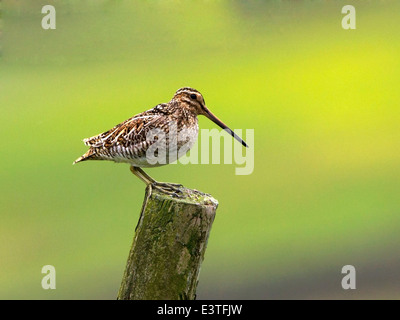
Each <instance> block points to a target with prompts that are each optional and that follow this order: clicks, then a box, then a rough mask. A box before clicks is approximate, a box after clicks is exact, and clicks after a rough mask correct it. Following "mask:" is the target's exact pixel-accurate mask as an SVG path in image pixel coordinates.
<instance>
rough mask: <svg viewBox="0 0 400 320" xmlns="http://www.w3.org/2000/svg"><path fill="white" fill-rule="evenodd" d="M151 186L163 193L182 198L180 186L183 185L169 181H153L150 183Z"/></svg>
mask: <svg viewBox="0 0 400 320" xmlns="http://www.w3.org/2000/svg"><path fill="white" fill-rule="evenodd" d="M151 186H152V188H154V189H157V190H159V191H161V192H163V193H166V194H168V195H170V196H173V197H176V198H183V191H182V189H181V188H182V187H183V185H181V184H178V183H169V182H157V181H155V182H153V183H152V184H151Z"/></svg>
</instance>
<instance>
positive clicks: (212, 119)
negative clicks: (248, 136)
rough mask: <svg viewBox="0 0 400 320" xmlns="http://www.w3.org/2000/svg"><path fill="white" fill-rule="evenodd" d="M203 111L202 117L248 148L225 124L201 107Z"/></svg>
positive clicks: (204, 107)
mask: <svg viewBox="0 0 400 320" xmlns="http://www.w3.org/2000/svg"><path fill="white" fill-rule="evenodd" d="M203 110H204V115H205V116H206V117H207V118H208V119H210V120H211V121H212V122H214V123H215V124H217V125H219V126H220V127H221V128H222V129H224V130H225V131H226V132H228V133H229V134H230V135H231V136H232V137H234V138H235V139H236V140H237V141H239V142H240V143H241V144H242V145H244V146H245V147H246V148H248V147H249V146H248V145H247V144H246V142H244V141H243V140H242V138H240V137H239V136H238V135H237V134H236V133H234V132H233V131H232V130H231V129H230V128H229V127H228V126H227V125H226V124H225V123H223V122H222V121H221V120H219V119H218V118H217V117H216V116H215V115H214V114H213V113H212V112H211V111H210V110H208V109H207V107H206V106H203Z"/></svg>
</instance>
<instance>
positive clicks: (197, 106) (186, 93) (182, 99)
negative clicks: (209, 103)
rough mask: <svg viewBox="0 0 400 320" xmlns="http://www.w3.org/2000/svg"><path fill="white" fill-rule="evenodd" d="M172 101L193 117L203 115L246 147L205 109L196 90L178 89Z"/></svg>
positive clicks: (200, 95) (243, 143) (201, 97)
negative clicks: (192, 114)
mask: <svg viewBox="0 0 400 320" xmlns="http://www.w3.org/2000/svg"><path fill="white" fill-rule="evenodd" d="M172 99H173V100H175V101H177V102H179V103H180V104H181V105H182V107H183V108H187V109H188V110H189V111H190V112H192V113H194V114H195V115H203V116H206V117H207V118H208V119H210V120H211V121H212V122H214V123H215V124H217V125H218V126H220V127H221V128H222V129H224V130H225V131H226V132H228V133H229V134H230V135H231V136H232V137H234V138H235V139H236V140H238V141H239V142H240V143H241V144H242V145H244V146H245V147H248V145H247V144H246V142H244V141H243V140H242V139H241V138H240V137H239V136H238V135H237V134H236V133H234V132H233V131H232V130H231V129H230V128H229V127H228V126H227V125H226V124H224V123H223V122H222V121H221V120H220V119H218V118H217V117H216V116H215V115H214V114H213V113H212V112H211V111H210V110H209V109H208V108H207V107H206V103H205V101H204V98H203V96H202V94H201V93H200V92H199V91H197V90H196V89H193V88H189V87H184V88H180V89H179V90H178V91H176V92H175V95H174V97H173V98H172Z"/></svg>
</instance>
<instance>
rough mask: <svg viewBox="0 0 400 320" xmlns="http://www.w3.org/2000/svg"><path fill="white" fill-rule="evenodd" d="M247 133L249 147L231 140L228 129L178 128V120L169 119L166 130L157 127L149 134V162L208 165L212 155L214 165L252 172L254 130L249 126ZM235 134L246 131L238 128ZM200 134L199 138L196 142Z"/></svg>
mask: <svg viewBox="0 0 400 320" xmlns="http://www.w3.org/2000/svg"><path fill="white" fill-rule="evenodd" d="M227 131H228V130H227ZM228 132H229V133H230V134H231V135H232V133H231V132H230V131H228ZM245 132H246V134H245V139H244V140H246V142H247V145H248V146H249V147H248V148H246V147H244V146H243V145H242V143H240V142H238V141H235V140H234V139H232V137H231V136H230V135H228V134H227V132H225V130H218V129H200V131H199V133H198V132H197V129H193V128H192V127H183V128H180V129H179V130H178V126H177V123H175V122H170V123H169V124H168V126H167V127H165V128H163V129H160V128H156V129H152V130H149V131H148V132H147V133H146V141H148V142H149V143H150V146H149V147H148V148H147V151H146V162H147V163H148V164H149V165H150V166H158V165H165V164H170V163H172V164H174V163H181V164H209V163H210V158H211V163H212V164H221V163H224V164H236V165H238V166H237V167H236V168H235V174H236V175H249V174H251V173H252V172H253V171H254V129H246V130H245ZM234 133H235V134H236V135H238V136H242V133H243V130H241V129H237V130H234ZM197 136H199V137H200V139H199V143H198V144H195V142H196V139H197ZM222 141H223V144H221V142H222ZM222 147H223V148H222ZM199 148H200V151H201V152H199ZM221 149H223V151H222V152H221ZM189 150H190V153H189V154H187V153H188V151H189ZM210 151H211V154H210ZM210 155H211V157H210ZM222 158H223V161H222Z"/></svg>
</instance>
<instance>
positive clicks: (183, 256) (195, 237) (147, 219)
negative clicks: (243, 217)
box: [118, 186, 218, 300]
mask: <svg viewBox="0 0 400 320" xmlns="http://www.w3.org/2000/svg"><path fill="white" fill-rule="evenodd" d="M181 190H182V192H183V197H182V198H175V197H172V196H170V195H167V194H164V193H162V192H160V191H159V190H157V189H154V188H151V186H149V187H147V189H146V195H145V199H144V202H143V206H142V211H141V215H140V218H139V222H138V225H137V227H136V232H135V236H134V239H133V244H132V247H131V250H130V253H129V257H128V261H127V265H126V269H125V273H124V275H123V278H122V283H121V287H120V289H119V293H118V300H161V299H165V300H178V299H188V300H193V299H195V298H196V288H197V283H198V276H199V272H200V265H201V263H202V261H203V259H204V253H205V250H206V246H207V240H208V236H209V234H210V230H211V226H212V223H213V221H214V218H215V212H216V209H217V206H218V202H217V200H215V199H214V198H212V197H211V196H210V195H208V194H204V193H202V192H199V191H197V190H191V189H186V188H183V187H182V188H181Z"/></svg>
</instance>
